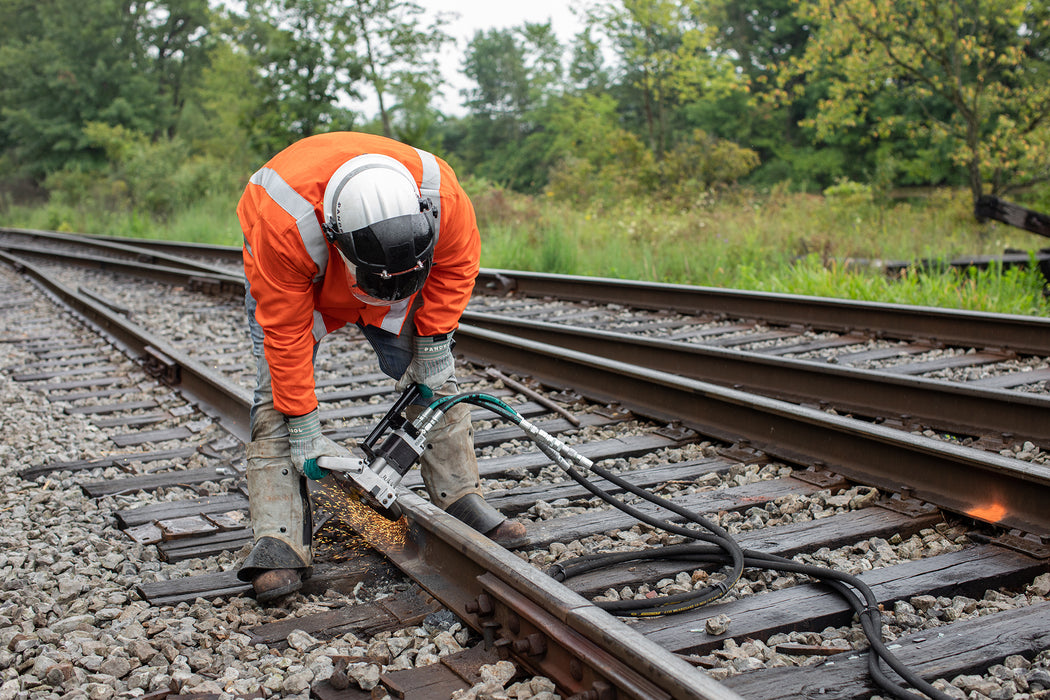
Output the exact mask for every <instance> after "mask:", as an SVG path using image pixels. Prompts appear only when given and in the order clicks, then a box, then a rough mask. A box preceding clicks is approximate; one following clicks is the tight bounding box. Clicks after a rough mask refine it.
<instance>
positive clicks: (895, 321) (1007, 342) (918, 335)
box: [477, 269, 1050, 355]
mask: <svg viewBox="0 0 1050 700" xmlns="http://www.w3.org/2000/svg"><path fill="white" fill-rule="evenodd" d="M477 286H478V288H479V290H483V291H484V290H488V291H491V292H493V293H505V292H508V291H511V290H513V291H516V292H519V293H521V294H527V295H535V296H540V297H542V296H550V297H556V298H559V299H571V300H577V301H589V302H594V303H599V304H622V305H624V306H633V307H639V308H646V309H667V310H672V311H678V312H681V313H686V314H697V315H703V314H708V315H722V316H729V317H734V318H748V319H752V318H753V319H762V320H766V321H772V322H775V323H782V324H798V325H802V326H807V327H810V328H819V329H823V330H833V331H838V332H845V331H863V332H868V333H871V334H872V335H876V336H880V337H881V336H888V337H893V338H915V339H924V340H931V341H933V342H936V343H943V344H945V345H963V346H967V347H978V348H1009V349H1010V350H1014V351H1016V352H1020V353H1031V354H1035V355H1050V319H1047V318H1042V317H1035V316H1021V315H1015V314H993V313H983V312H976V311H958V310H954V309H939V308H934V307H929V306H907V305H903V304H879V303H873V302H865V301H848V300H842V299H831V298H826V297H809V296H801V295H796V294H770V293H764V292H750V291H741V290H732V289H718V288H714V287H694V286H687V285H680V284H656V283H652V282H639V281H634V280H620V279H607V278H602V277H578V276H574V275H551V274H545V273H539V272H517V271H512V270H493V269H483V270H482V271H481V273H480V274H479V276H478V284H477Z"/></svg>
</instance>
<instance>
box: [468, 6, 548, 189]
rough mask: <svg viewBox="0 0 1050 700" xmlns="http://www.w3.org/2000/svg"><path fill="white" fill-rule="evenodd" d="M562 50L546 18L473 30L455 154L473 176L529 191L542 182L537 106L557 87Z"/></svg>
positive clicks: (544, 174)
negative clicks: (462, 134) (463, 124)
mask: <svg viewBox="0 0 1050 700" xmlns="http://www.w3.org/2000/svg"><path fill="white" fill-rule="evenodd" d="M562 53H563V49H562V46H561V44H560V42H559V41H558V39H557V37H556V36H555V35H554V32H553V30H552V29H551V26H550V22H546V23H542V24H531V23H525V24H523V25H522V26H520V27H516V28H511V29H491V30H488V31H479V32H477V33H475V35H474V37H473V39H471V41H470V43H469V44H468V46H467V53H466V57H465V58H464V62H463V72H464V73H465V74H466V76H467V78H468V79H470V80H471V81H473V83H474V85H473V87H471V88H469V89H468V90H466V91H465V92H464V97H465V98H466V103H465V104H466V106H467V108H468V110H469V116H468V119H467V121H468V131H467V135H466V138H464V140H463V141H462V142H461V144H460V148H462V152H461V154H460V155H461V156H462V157H463V158H464V160H465V161H466V164H467V165H468V166H469V167H473V168H474V170H475V171H476V172H477V174H479V175H481V176H483V177H488V178H490V179H492V180H495V181H497V182H500V183H503V184H506V185H509V186H511V187H516V188H519V189H524V190H530V191H536V190H539V189H541V188H542V187H543V185H544V184H545V183H546V179H547V171H546V170H547V169H546V165H547V164H546V162H545V160H544V158H545V155H544V152H545V149H544V148H542V147H536V145H535V143H536V140H537V139H536V134H537V133H538V132H543V131H544V130H545V126H544V119H543V112H542V111H541V110H542V109H543V108H544V107H545V106H546V105H547V104H549V103H550V101H551V100H553V99H555V98H556V97H557V96H558V95H559V94H561V92H562V90H563V68H562V64H561V59H562ZM526 140H530V145H529V146H528V147H526V145H525V143H526Z"/></svg>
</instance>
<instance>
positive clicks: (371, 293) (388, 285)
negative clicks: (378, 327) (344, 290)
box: [324, 200, 436, 304]
mask: <svg viewBox="0 0 1050 700" xmlns="http://www.w3.org/2000/svg"><path fill="white" fill-rule="evenodd" d="M420 209H421V211H420V212H419V213H418V214H406V215H404V216H395V217H393V218H390V219H384V220H383V221H377V222H376V223H374V224H369V225H368V226H365V227H363V228H359V229H357V230H355V231H351V232H350V233H344V232H342V231H340V230H338V229H337V227H336V226H335V223H334V221H333V222H329V223H328V224H326V225H325V227H324V230H325V235H326V236H327V237H328V240H330V241H332V242H333V243H335V244H336V247H337V248H338V249H339V252H340V253H341V254H342V256H343V259H344V260H345V262H346V264H347V270H348V273H349V275H350V277H351V278H352V279H351V287H352V289H354V290H355V295H357V296H358V297H359V298H361V294H363V295H364V296H366V297H369V299H364V298H362V300H363V301H366V302H371V303H377V302H378V303H387V304H389V303H392V302H396V301H400V300H402V299H406V298H408V297H410V296H412V295H413V294H415V293H416V292H418V291H419V290H420V289H422V288H423V283H424V282H426V279H427V275H429V274H430V266H431V263H432V261H433V257H434V244H435V238H436V237H435V235H434V225H433V214H432V213H431V211H432V209H431V207H430V202H429V200H421V201H420ZM358 290H359V291H360V293H361V294H358Z"/></svg>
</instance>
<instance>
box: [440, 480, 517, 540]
mask: <svg viewBox="0 0 1050 700" xmlns="http://www.w3.org/2000/svg"><path fill="white" fill-rule="evenodd" d="M445 512H446V513H448V514H449V515H451V516H452V517H454V518H456V519H457V520H459V521H461V522H463V523H464V524H466V525H469V526H470V527H472V528H474V529H475V530H477V531H478V532H480V533H482V534H483V535H485V537H488V538H489V539H490V540H492V541H493V542H495V543H496V544H498V545H500V546H502V547H506V548H507V549H517V548H518V547H524V546H525V545H527V544H528V543H529V537H528V535H527V534H526V533H525V526H524V525H523V524H522V523H519V522H518V521H517V520H510V519H509V518H506V517H504V516H503V514H502V513H500V512H499V511H498V510H496V509H495V508H493V507H492V506H490V505H489V504H488V503H486V502H485V499H484V498H482V497H481V496H479V495H478V494H476V493H468V494H467V495H465V496H463V497H462V498H460V499H459V500H458V501H456V502H455V503H452V504H451V505H449V506H448V507H447V508H445Z"/></svg>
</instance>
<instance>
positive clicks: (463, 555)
mask: <svg viewBox="0 0 1050 700" xmlns="http://www.w3.org/2000/svg"><path fill="white" fill-rule="evenodd" d="M398 503H399V504H400V505H401V508H402V510H403V511H404V513H405V515H406V518H407V523H408V526H407V529H406V530H405V531H404V537H403V539H399V538H389V537H378V538H376V537H370V536H369V526H368V525H367V524H366V523H361V522H357V523H354V522H351V523H350V524H351V525H354V526H355V527H357V528H358V529H359V530H360V531H362V535H363V536H364V537H365V538H366V539H368V540H369V541H370V543H371V544H373V546H375V547H376V548H377V549H378V550H379V551H380V552H382V553H383V554H384V555H385V556H387V557H388V558H389V559H390V560H391V561H392V562H393V563H394V564H395V565H396V566H397V567H398V568H400V569H401V570H402V571H403V572H405V573H406V574H407V575H408V576H410V577H411V578H412V579H414V580H415V581H417V582H418V583H419V584H420V585H421V586H422V587H423V588H425V589H426V590H427V591H428V592H429V593H430V594H431V595H433V596H434V597H435V598H436V599H437V600H439V601H441V603H442V604H443V605H445V606H446V607H448V608H449V609H450V610H452V611H453V612H455V613H456V614H457V615H458V616H459V617H460V618H462V619H463V620H465V621H466V622H467V623H468V624H470V625H471V626H472V627H473V628H474V629H476V630H477V631H478V632H480V633H481V634H482V636H483V637H484V638H485V639H486V641H487V642H488V643H489V644H491V645H492V646H494V647H495V648H496V649H497V651H498V652H499V653H500V654H501V655H504V654H506V655H508V656H512V657H514V658H515V660H516V661H518V662H519V663H520V664H521V665H523V666H524V667H525V668H528V669H530V670H531V671H532V672H534V673H539V674H542V675H545V676H547V677H548V678H551V680H553V681H554V682H555V683H556V684H557V686H558V687H559V689H561V690H563V691H568V692H569V693H570V694H574V693H587V692H592V693H597V694H596V695H594V697H605V695H604V694H603V693H606V692H608V691H609V690H610V689H615V692H616V695H611V696H610V697H618V698H638V699H639V700H642V699H643V698H644V699H647V700H655V699H657V698H676V699H683V700H685V699H689V700H740V696H739V695H737V694H736V693H734V692H733V691H730V690H728V689H727V688H725V687H724V686H722V685H721V684H719V683H717V682H716V681H714V680H713V679H712V678H710V677H709V676H708V675H706V674H705V673H703V671H701V670H698V669H696V668H695V667H693V666H692V665H691V664H689V663H688V662H686V661H685V660H683V659H681V658H679V657H677V656H675V655H674V654H672V653H670V652H668V651H667V650H665V649H663V648H662V647H660V646H659V645H657V644H655V643H653V642H651V641H649V640H647V639H646V638H645V637H644V636H642V635H641V634H639V633H638V632H636V631H634V630H633V629H631V628H630V627H628V626H627V625H626V624H625V623H624V622H622V621H621V620H619V619H617V618H616V617H614V616H612V615H610V614H609V613H607V612H606V611H604V610H602V609H601V608H599V607H597V606H596V605H594V604H593V603H591V602H589V601H588V600H586V599H585V598H583V597H582V596H580V595H578V594H576V593H574V592H573V591H571V590H569V589H568V588H566V587H565V586H563V585H562V584H560V583H558V582H557V581H555V580H554V579H552V578H550V577H548V576H547V575H545V574H543V573H542V572H540V571H539V570H538V569H536V568H535V567H533V566H531V565H530V564H527V563H525V562H523V561H522V560H521V559H519V558H518V557H517V556H515V555H514V554H512V553H510V552H508V551H507V550H505V549H503V548H502V547H500V546H499V545H497V544H495V543H493V542H492V541H491V540H489V539H488V538H486V537H484V536H483V535H481V534H479V533H477V532H476V531H474V530H473V529H471V528H470V527H468V526H467V525H464V524H463V523H461V522H460V521H458V520H456V519H455V518H453V517H451V516H449V515H448V514H447V513H445V512H444V511H442V510H440V509H439V508H437V507H436V506H434V505H433V504H431V503H430V502H429V501H427V500H425V499H423V498H421V497H420V496H417V495H416V494H414V493H412V492H411V491H408V490H406V489H401V490H400V492H399V494H398ZM377 517H378V516H377Z"/></svg>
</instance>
